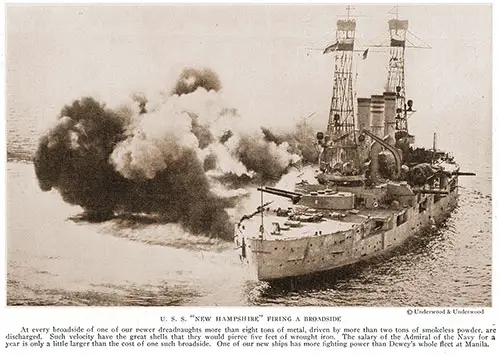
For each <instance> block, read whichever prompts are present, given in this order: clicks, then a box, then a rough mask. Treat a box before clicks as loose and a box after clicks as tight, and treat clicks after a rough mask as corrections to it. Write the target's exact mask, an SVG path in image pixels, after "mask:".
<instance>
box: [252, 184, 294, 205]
mask: <svg viewBox="0 0 500 355" xmlns="http://www.w3.org/2000/svg"><path fill="white" fill-rule="evenodd" d="M257 190H259V191H262V192H266V193H268V194H272V195H276V196H281V197H286V198H289V199H290V200H292V202H293V203H294V204H296V203H297V202H299V201H300V199H301V198H302V194H299V193H297V192H293V191H287V190H282V189H277V188H274V187H269V186H264V187H263V188H261V187H259V188H257Z"/></svg>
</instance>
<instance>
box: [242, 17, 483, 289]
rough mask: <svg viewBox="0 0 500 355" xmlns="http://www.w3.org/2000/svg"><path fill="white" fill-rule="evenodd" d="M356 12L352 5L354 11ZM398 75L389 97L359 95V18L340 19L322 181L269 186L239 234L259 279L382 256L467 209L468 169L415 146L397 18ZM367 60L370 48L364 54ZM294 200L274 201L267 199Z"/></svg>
mask: <svg viewBox="0 0 500 355" xmlns="http://www.w3.org/2000/svg"><path fill="white" fill-rule="evenodd" d="M348 11H349V9H348ZM388 27H389V28H388V29H389V31H388V34H389V36H388V43H387V44H386V45H385V46H386V47H387V48H388V53H389V61H388V74H387V81H386V84H385V88H384V91H383V92H380V93H377V94H374V95H371V97H359V98H357V97H356V95H355V89H354V87H353V76H354V73H353V61H354V59H355V55H356V54H355V52H356V51H355V49H354V43H355V41H354V39H355V33H356V21H355V19H353V18H351V17H350V16H349V14H348V15H347V17H345V18H342V19H339V20H338V21H337V28H336V38H335V42H334V43H333V44H331V45H329V46H327V47H326V48H324V51H323V53H324V54H333V55H334V57H335V60H334V70H333V95H332V100H331V104H330V110H329V116H328V123H327V127H326V131H325V132H318V133H317V135H316V140H317V142H316V146H317V148H318V149H317V150H318V162H317V166H315V169H316V173H315V179H314V181H311V180H301V181H297V183H296V184H295V189H293V191H289V190H284V189H279V188H276V187H271V186H261V187H259V188H258V190H259V191H260V193H261V203H260V206H258V208H257V209H256V211H255V212H254V213H252V214H248V215H243V216H242V217H241V219H240V220H239V222H238V223H236V224H235V229H234V234H235V242H236V243H237V249H238V250H239V253H240V258H241V259H242V260H246V261H247V262H248V263H249V264H250V265H251V269H252V270H253V272H255V274H256V276H257V278H258V279H259V280H262V281H273V280H278V279H284V278H289V277H299V276H303V275H309V274H314V273H317V272H322V271H328V270H333V269H337V268H341V267H344V266H347V265H351V264H355V263H358V262H360V261H363V260H366V259H369V258H372V257H374V256H377V255H381V254H383V253H386V252H388V251H390V250H393V249H394V248H395V247H397V246H400V245H402V244H404V243H405V242H406V241H408V240H409V238H411V237H412V236H417V235H419V233H420V232H421V231H423V230H425V229H428V228H436V226H437V225H439V224H440V223H441V222H443V221H444V220H445V219H446V218H447V217H448V216H449V215H450V212H451V211H452V210H453V209H454V208H455V207H456V206H457V200H458V194H459V193H458V187H459V185H458V177H459V176H460V175H474V173H467V172H461V171H460V168H459V166H458V164H457V163H456V162H455V160H454V158H453V156H451V155H450V154H449V153H446V152H442V151H438V150H437V147H436V134H435V133H434V144H433V147H432V148H414V147H413V144H414V143H415V137H414V136H413V135H412V134H410V132H409V130H408V119H409V118H410V116H411V115H412V114H413V113H414V112H415V109H414V103H413V101H412V100H411V99H408V98H407V95H406V89H405V49H406V48H407V47H409V45H408V43H407V35H408V33H409V30H408V27H409V23H408V21H407V20H401V19H399V18H398V16H397V15H396V17H395V18H393V19H390V20H389V21H388ZM361 52H362V55H363V59H364V58H365V57H366V55H367V53H368V50H367V49H366V50H364V51H361ZM264 194H271V195H276V196H280V197H282V198H284V199H281V200H283V201H285V202H287V204H286V205H285V206H279V207H277V206H275V205H274V203H271V202H268V203H264V200H263V197H262V196H263V195H264Z"/></svg>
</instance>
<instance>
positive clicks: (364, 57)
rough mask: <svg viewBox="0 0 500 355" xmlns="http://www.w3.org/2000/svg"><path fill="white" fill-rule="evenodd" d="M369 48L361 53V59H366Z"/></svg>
mask: <svg viewBox="0 0 500 355" xmlns="http://www.w3.org/2000/svg"><path fill="white" fill-rule="evenodd" d="M369 49H370V48H366V50H365V51H364V52H363V59H366V57H368V50H369Z"/></svg>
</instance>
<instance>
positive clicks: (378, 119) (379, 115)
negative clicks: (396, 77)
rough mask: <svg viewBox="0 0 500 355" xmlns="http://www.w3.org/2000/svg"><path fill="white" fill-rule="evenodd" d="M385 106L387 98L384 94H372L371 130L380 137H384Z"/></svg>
mask: <svg viewBox="0 0 500 355" xmlns="http://www.w3.org/2000/svg"><path fill="white" fill-rule="evenodd" d="M384 108H385V100H384V96H383V95H372V97H371V100H370V121H371V131H372V133H373V134H375V135H376V136H377V137H379V138H384V129H385V123H384Z"/></svg>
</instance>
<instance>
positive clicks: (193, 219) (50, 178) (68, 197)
mask: <svg viewBox="0 0 500 355" xmlns="http://www.w3.org/2000/svg"><path fill="white" fill-rule="evenodd" d="M220 88H221V84H220V80H219V79H218V77H217V75H216V74H215V73H214V72H213V71H211V70H209V69H203V70H195V69H186V70H184V71H183V72H182V73H181V75H180V77H179V79H178V81H177V83H176V85H175V88H174V89H173V90H172V92H171V93H172V95H171V96H168V97H163V99H162V100H159V101H158V100H154V99H153V100H149V98H147V97H146V96H145V95H144V94H135V95H133V97H132V99H133V100H132V101H133V102H134V104H133V105H132V106H130V105H129V106H130V107H122V108H120V109H116V110H112V109H109V108H106V107H105V106H104V105H103V104H101V103H99V102H97V101H96V100H94V99H92V98H84V99H81V100H77V101H75V102H73V104H71V105H69V106H66V107H64V108H63V109H62V111H61V114H60V118H59V119H58V122H57V124H56V125H55V126H54V127H53V128H52V129H51V130H50V131H49V132H48V133H47V134H46V135H44V136H43V137H42V138H41V140H40V144H39V147H38V151H37V153H36V158H35V171H36V174H37V177H38V180H39V184H40V187H41V188H42V190H44V191H47V190H50V189H51V188H55V189H57V190H58V191H59V192H60V193H61V195H62V197H63V199H64V200H65V201H67V202H68V203H71V204H77V205H80V206H82V207H83V208H84V209H85V210H86V211H87V213H88V215H89V216H90V217H94V218H95V217H103V218H108V217H110V216H112V215H113V214H116V213H118V214H120V213H149V214H154V215H155V216H160V217H161V218H162V219H163V220H164V221H169V222H179V223H181V224H182V225H183V226H184V227H185V228H186V229H187V230H189V231H191V232H192V233H196V234H199V233H205V234H208V235H210V236H217V237H221V238H226V239H230V238H231V237H232V227H231V225H232V223H231V221H230V220H229V216H228V214H227V212H226V210H227V209H228V208H232V207H234V206H235V204H236V203H238V198H239V197H241V196H242V195H244V191H245V190H242V189H241V187H244V186H247V184H249V183H251V182H252V181H253V182H257V181H259V182H260V181H262V180H263V179H267V178H272V179H277V178H279V177H281V176H282V175H283V174H285V173H287V172H288V171H289V170H290V169H291V167H292V166H294V165H295V164H297V163H299V162H300V161H301V158H302V157H303V156H304V152H306V148H307V149H309V148H308V147H307V144H305V142H306V141H307V140H308V139H309V138H311V140H310V141H311V142H312V137H310V136H311V135H312V134H311V133H310V132H306V131H305V130H301V132H300V134H299V133H289V134H273V133H272V130H270V129H269V128H266V129H264V128H262V127H260V126H258V125H252V124H250V122H253V121H255V120H252V119H244V118H243V117H241V116H240V114H239V112H238V110H237V109H236V108H233V107H231V105H229V104H227V103H226V102H225V101H224V100H223V98H222V95H221V93H220V92H219V90H220ZM151 102H157V103H156V104H155V105H152V104H151ZM134 105H135V106H134ZM301 137H304V139H302V140H301ZM306 137H308V138H307V139H306ZM311 147H312V144H311ZM308 160H309V159H308Z"/></svg>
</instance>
